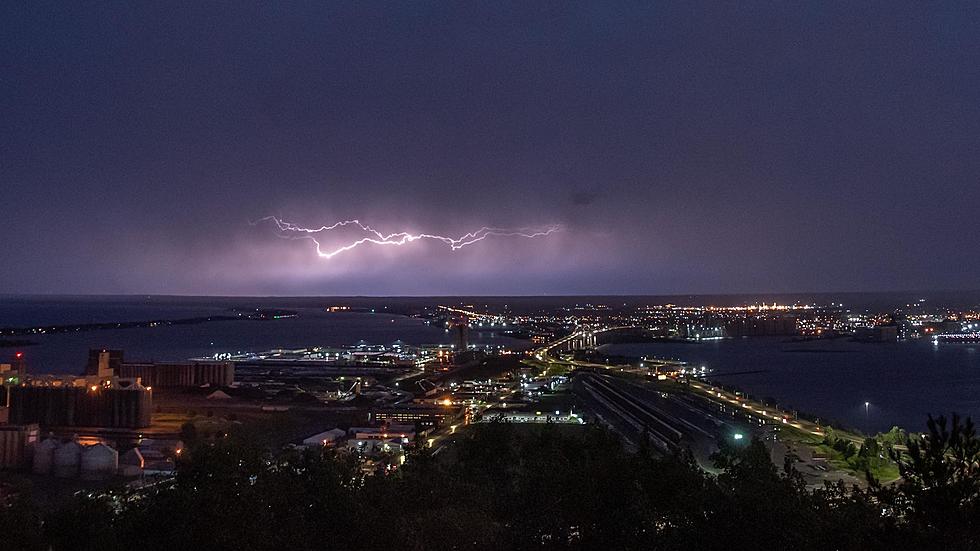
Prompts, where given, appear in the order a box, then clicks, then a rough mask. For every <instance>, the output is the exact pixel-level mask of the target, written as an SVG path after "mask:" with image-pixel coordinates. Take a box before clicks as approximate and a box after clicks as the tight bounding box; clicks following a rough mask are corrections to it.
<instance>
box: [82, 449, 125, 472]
mask: <svg viewBox="0 0 980 551" xmlns="http://www.w3.org/2000/svg"><path fill="white" fill-rule="evenodd" d="M81 463H82V479H83V480H104V479H106V478H109V477H111V476H113V475H115V474H116V469H117V468H118V467H119V452H117V451H116V450H114V449H112V448H110V447H109V446H107V445H105V444H102V443H99V444H95V445H94V446H88V447H87V448H85V450H84V451H82V462H81Z"/></svg>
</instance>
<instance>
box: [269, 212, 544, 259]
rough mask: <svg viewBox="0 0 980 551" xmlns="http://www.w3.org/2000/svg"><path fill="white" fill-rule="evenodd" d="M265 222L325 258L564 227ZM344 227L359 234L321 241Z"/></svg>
mask: <svg viewBox="0 0 980 551" xmlns="http://www.w3.org/2000/svg"><path fill="white" fill-rule="evenodd" d="M261 222H273V223H274V224H275V226H276V229H277V231H278V233H277V235H278V236H279V237H282V238H284V239H309V240H310V241H312V242H313V243H314V244H316V254H317V256H319V257H320V258H325V259H331V258H333V257H335V256H336V255H338V254H340V253H343V252H347V251H350V250H352V249H354V248H356V247H358V246H360V245H395V246H403V245H407V244H409V243H412V242H414V241H419V240H423V239H427V240H434V241H440V242H442V243H445V244H446V245H449V247H450V250H453V251H455V250H458V249H462V248H463V247H465V246H467V245H472V244H474V243H477V242H480V241H483V240H484V239H486V238H488V237H523V238H526V239H533V238H536V237H546V236H549V235H551V234H553V233H555V232H559V231H561V229H562V228H561V225H559V224H551V225H549V226H542V227H525V228H491V227H487V226H484V227H482V228H480V229H478V230H475V231H471V232H468V233H465V234H463V235H461V236H459V237H448V236H444V235H436V234H429V233H410V232H405V231H401V232H395V233H389V234H384V233H382V232H380V231H377V230H375V229H374V228H372V227H371V226H368V225H366V224H362V223H361V222H360V221H359V220H344V221H341V222H336V223H334V224H332V225H329V226H320V227H319V228H305V227H302V226H299V225H296V224H293V223H291V222H286V221H284V220H282V219H280V218H278V217H275V216H266V217H265V218H262V219H260V220H258V221H257V222H253V225H254V224H259V223H261ZM343 228H350V229H354V230H355V231H356V232H357V234H356V235H355V236H354V237H353V238H347V240H346V241H340V242H339V243H338V244H334V245H325V244H322V243H321V240H323V239H324V238H323V237H320V236H321V235H327V234H330V232H333V231H334V230H340V229H343ZM325 249H326V250H325Z"/></svg>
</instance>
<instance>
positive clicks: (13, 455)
mask: <svg viewBox="0 0 980 551" xmlns="http://www.w3.org/2000/svg"><path fill="white" fill-rule="evenodd" d="M39 433H40V429H39V427H38V426H37V425H33V424H32V425H0V469H19V468H21V467H24V466H26V465H27V462H28V460H29V459H30V454H31V452H32V451H33V449H34V446H35V445H36V444H37V442H38V434H39Z"/></svg>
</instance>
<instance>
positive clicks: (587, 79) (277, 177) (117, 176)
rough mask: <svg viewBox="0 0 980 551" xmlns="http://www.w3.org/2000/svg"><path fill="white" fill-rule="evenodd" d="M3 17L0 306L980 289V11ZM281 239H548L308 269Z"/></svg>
mask: <svg viewBox="0 0 980 551" xmlns="http://www.w3.org/2000/svg"><path fill="white" fill-rule="evenodd" d="M0 10H2V13H0V18H2V22H0V26H2V27H0V31H2V32H0V47H2V49H0V52H2V54H0V55H2V71H0V97H2V98H3V100H2V102H0V125H2V128H0V130H2V131H0V163H2V164H0V171H2V172H0V176H2V194H3V195H2V201H0V233H2V239H0V259H3V260H4V263H3V264H4V266H3V269H2V270H0V292H175V293H253V292H254V293H269V294H279V293H334V294H347V293H361V294H398V293H423V294H439V293H545V292H547V293H577V292H589V293H597V292H610V293H616V292H624V293H632V292H651V293H667V292H728V291H793V290H814V291H816V290H849V289H908V288H956V287H976V285H977V284H976V279H975V277H974V274H976V273H977V271H978V270H980V254H978V253H977V250H976V249H977V248H976V245H975V231H971V227H972V226H974V225H975V221H976V212H977V211H978V210H980V182H978V174H980V139H978V136H980V102H978V101H977V98H978V96H977V90H980V71H978V69H977V68H978V67H980V16H978V8H976V6H975V5H973V4H953V3H944V4H920V3H895V2H890V3H887V4H885V3H883V4H879V5H871V4H868V5H831V4H828V5H823V4H813V5H791V4H786V3H772V4H765V3H751V4H747V3H739V4H733V5H719V4H717V3H713V2H712V3H705V4H700V5H699V4H696V3H690V2H676V3H670V4H667V5H661V4H657V5H646V4H640V5H631V4H627V3H613V4H602V3H581V4H577V3H567V2H561V3H553V4H552V3H520V2H519V3H513V4H501V3H499V2H488V3H465V4H459V3H446V4H435V3H395V4H393V5H391V6H387V7H382V6H380V5H376V4H375V5H366V4H361V3H348V4H339V3H338V4H327V3H317V4H306V5H301V4H271V3H255V4H251V5H249V4H247V3H244V2H236V3H230V4H227V5H224V6H221V5H218V4H213V3H208V4H202V3H184V4H179V3H166V4H150V3H147V4H145V5H140V6H122V5H120V6H109V5H106V6H100V7H95V8H89V9H85V8H81V7H73V6H61V5H53V4H47V5H42V4H39V3H13V2H11V3H5V4H4V5H3V7H2V8H0ZM269 214H277V215H281V216H285V217H286V218H290V219H293V220H295V221H297V222H301V223H305V224H308V225H316V226H318V225H320V224H322V223H327V222H332V221H335V220H338V219H343V218H360V219H362V220H366V221H369V222H371V223H372V224H374V225H376V226H379V227H382V228H384V229H385V230H387V231H396V230H399V229H402V228H406V229H412V230H415V231H433V232H445V233H450V234H453V233H464V232H465V231H468V230H470V229H473V228H474V227H479V226H482V225H484V224H491V225H497V226H502V225H508V226H514V225H518V226H524V225H538V224H549V223H553V222H560V223H562V224H564V225H565V226H566V227H567V230H566V231H565V232H563V234H562V235H560V236H555V237H554V238H548V239H546V240H535V241H515V240H507V239H503V240H495V241H492V242H490V241H488V242H486V243H483V244H481V245H480V247H479V248H472V249H467V250H463V251H459V252H457V253H456V254H453V253H447V252H446V251H444V250H442V249H439V248H436V247H430V246H420V247H417V248H412V249H407V248H406V249H404V250H398V251H391V250H384V251H380V250H368V251H360V252H358V254H356V255H351V256H350V257H346V258H344V259H343V261H342V262H341V261H340V259H338V260H337V261H333V262H331V263H324V262H322V261H320V260H319V259H317V258H315V257H313V256H312V254H311V250H310V248H309V247H308V245H309V244H308V243H304V242H284V241H282V240H279V239H276V238H275V237H274V236H271V235H270V234H269V233H268V232H264V231H263V230H262V228H256V227H252V226H249V224H248V221H249V220H254V219H257V218H260V217H262V216H265V215H269ZM362 253H363V254H362Z"/></svg>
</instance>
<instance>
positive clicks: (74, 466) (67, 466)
mask: <svg viewBox="0 0 980 551" xmlns="http://www.w3.org/2000/svg"><path fill="white" fill-rule="evenodd" d="M81 461H82V446H81V444H79V443H78V442H76V441H74V440H71V441H69V442H66V443H64V444H62V445H61V447H59V448H58V449H57V450H55V451H54V469H53V470H54V475H55V476H57V477H58V478H74V477H76V476H78V467H79V465H80V464H81Z"/></svg>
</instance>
